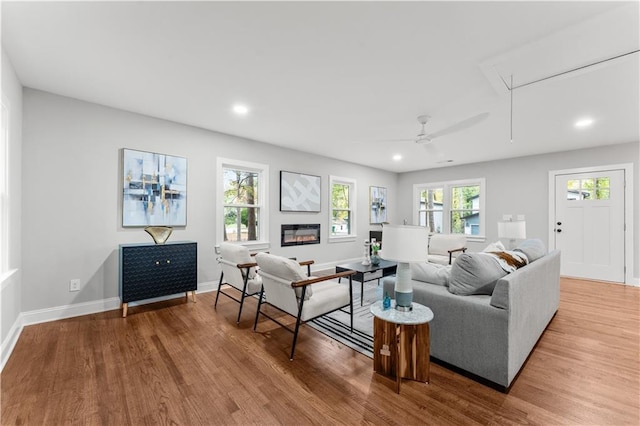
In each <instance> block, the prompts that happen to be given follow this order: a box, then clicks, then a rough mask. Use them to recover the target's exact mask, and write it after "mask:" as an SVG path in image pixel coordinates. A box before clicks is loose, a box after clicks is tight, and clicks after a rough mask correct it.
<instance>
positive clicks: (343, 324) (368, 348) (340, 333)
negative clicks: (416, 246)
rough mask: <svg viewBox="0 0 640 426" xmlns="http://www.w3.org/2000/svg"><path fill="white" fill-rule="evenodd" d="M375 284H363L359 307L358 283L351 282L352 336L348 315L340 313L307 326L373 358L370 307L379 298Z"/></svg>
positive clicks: (316, 320)
mask: <svg viewBox="0 0 640 426" xmlns="http://www.w3.org/2000/svg"><path fill="white" fill-rule="evenodd" d="M377 283H378V282H377V281H370V282H367V283H365V285H364V303H363V306H360V288H359V287H360V283H356V282H355V281H354V282H353V289H354V298H353V334H352V333H350V332H349V314H348V313H346V312H342V311H336V312H332V313H330V314H328V315H325V316H323V317H320V318H317V319H315V320H313V321H311V322H308V323H307V325H309V326H310V327H313V328H315V329H316V330H318V331H320V332H321V333H323V334H326V335H327V336H329V337H331V338H332V339H334V340H337V341H338V342H340V343H342V344H344V345H346V346H348V347H350V348H352V349H354V350H356V351H358V352H360V353H362V354H364V355H366V356H368V357H369V358H373V315H372V314H371V311H370V305H371V304H372V303H373V302H374V301H376V300H377V298H378V296H379V295H378V285H377ZM380 285H382V284H380Z"/></svg>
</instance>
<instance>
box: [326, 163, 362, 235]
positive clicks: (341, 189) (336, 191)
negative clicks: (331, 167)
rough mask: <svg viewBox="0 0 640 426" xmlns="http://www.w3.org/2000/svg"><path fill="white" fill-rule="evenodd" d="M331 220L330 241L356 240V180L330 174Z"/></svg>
mask: <svg viewBox="0 0 640 426" xmlns="http://www.w3.org/2000/svg"><path fill="white" fill-rule="evenodd" d="M329 191H330V192H329V201H330V203H331V209H330V210H331V218H330V220H331V222H330V224H329V229H330V234H329V241H354V240H355V237H356V181H355V180H353V179H349V178H341V177H336V176H329Z"/></svg>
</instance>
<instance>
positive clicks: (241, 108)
mask: <svg viewBox="0 0 640 426" xmlns="http://www.w3.org/2000/svg"><path fill="white" fill-rule="evenodd" d="M233 112H235V113H236V114H238V115H247V113H248V112H249V108H247V107H246V106H245V105H241V104H236V105H234V106H233Z"/></svg>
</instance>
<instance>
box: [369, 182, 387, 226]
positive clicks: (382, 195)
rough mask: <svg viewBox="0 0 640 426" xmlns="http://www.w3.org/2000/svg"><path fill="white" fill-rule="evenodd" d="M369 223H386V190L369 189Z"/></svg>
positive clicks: (376, 187)
mask: <svg viewBox="0 0 640 426" xmlns="http://www.w3.org/2000/svg"><path fill="white" fill-rule="evenodd" d="M369 207H370V209H369V222H370V223H372V224H373V223H383V222H386V221H387V188H383V187H381V186H370V187H369Z"/></svg>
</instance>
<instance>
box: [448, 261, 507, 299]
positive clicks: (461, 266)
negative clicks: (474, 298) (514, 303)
mask: <svg viewBox="0 0 640 426" xmlns="http://www.w3.org/2000/svg"><path fill="white" fill-rule="evenodd" d="M505 275H507V272H506V271H505V270H504V269H502V267H501V266H500V264H499V263H498V261H497V259H496V258H495V257H494V256H492V255H491V254H489V253H465V254H461V255H460V256H458V258H457V259H456V261H455V262H454V263H453V265H452V267H451V278H450V280H449V292H451V293H453V294H458V295H461V296H468V295H471V294H491V293H493V289H494V287H495V286H496V282H497V281H498V280H499V279H500V278H502V277H504V276H505Z"/></svg>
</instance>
